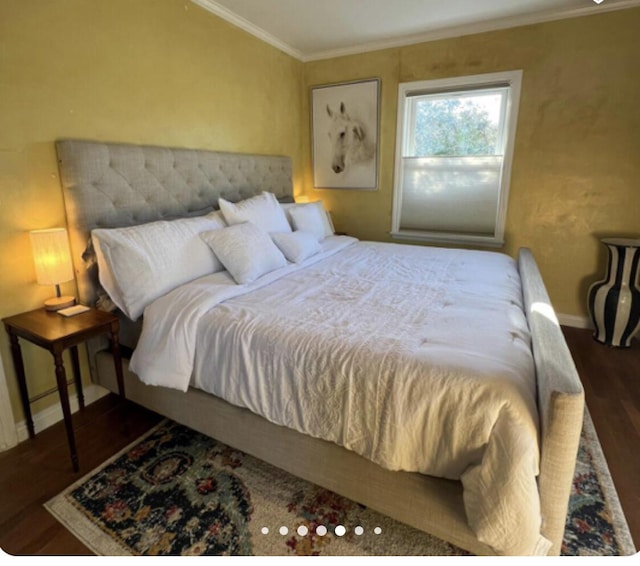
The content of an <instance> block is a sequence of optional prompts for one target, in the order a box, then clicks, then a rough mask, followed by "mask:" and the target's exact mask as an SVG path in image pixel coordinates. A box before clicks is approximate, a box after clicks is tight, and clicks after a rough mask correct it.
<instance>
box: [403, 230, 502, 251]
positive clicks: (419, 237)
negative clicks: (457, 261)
mask: <svg viewBox="0 0 640 566" xmlns="http://www.w3.org/2000/svg"><path fill="white" fill-rule="evenodd" d="M391 237H392V238H394V239H397V240H413V241H418V242H425V243H431V244H458V245H471V246H481V247H487V248H501V247H503V246H504V239H502V238H495V237H490V236H470V235H463V234H460V235H456V234H442V233H437V232H418V231H415V232H413V231H408V230H404V231H401V232H391Z"/></svg>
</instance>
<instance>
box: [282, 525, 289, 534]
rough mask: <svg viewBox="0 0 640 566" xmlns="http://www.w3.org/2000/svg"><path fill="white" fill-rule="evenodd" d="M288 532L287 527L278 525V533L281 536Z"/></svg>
mask: <svg viewBox="0 0 640 566" xmlns="http://www.w3.org/2000/svg"><path fill="white" fill-rule="evenodd" d="M288 533H289V529H287V527H280V534H281V535H282V536H284V535H286V534H288Z"/></svg>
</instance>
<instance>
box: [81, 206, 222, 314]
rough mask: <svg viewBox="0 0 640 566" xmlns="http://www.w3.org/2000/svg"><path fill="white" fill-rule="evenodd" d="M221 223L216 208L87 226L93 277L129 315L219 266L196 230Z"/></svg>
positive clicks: (210, 227) (220, 265) (220, 266)
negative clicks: (205, 212)
mask: <svg viewBox="0 0 640 566" xmlns="http://www.w3.org/2000/svg"><path fill="white" fill-rule="evenodd" d="M224 226H225V223H224V220H223V219H222V216H221V215H220V214H216V213H211V214H209V215H207V216H199V217H196V218H181V219H179V220H171V221H166V220H160V221H158V222H150V223H148V224H141V225H139V226H129V227H126V228H111V229H103V228H98V229H95V230H92V231H91V237H92V239H93V243H94V248H95V252H96V258H97V261H98V278H99V280H100V283H101V285H102V286H103V287H104V289H105V291H106V292H107V293H108V294H109V296H110V297H111V299H112V300H113V302H114V303H115V304H116V305H117V306H118V307H119V308H120V310H121V311H122V312H123V313H124V314H125V315H126V316H127V317H129V318H130V319H131V320H137V319H138V318H139V317H140V315H141V314H142V313H143V311H144V309H145V307H146V306H147V305H148V304H149V303H151V302H152V301H153V300H155V299H157V298H158V297H160V296H162V295H164V294H166V293H168V292H169V291H171V290H172V289H175V288H176V287H178V286H179V285H182V284H183V283H187V282H188V281H192V280H194V279H197V278H198V277H203V276H204V275H208V274H210V273H215V272H216V271H222V270H223V269H224V266H223V265H222V263H220V261H218V259H217V258H216V257H215V256H214V255H213V254H212V253H211V250H210V249H209V248H208V247H207V245H206V244H205V243H204V242H203V241H202V240H201V239H200V237H199V236H198V234H199V233H200V232H204V231H206V230H215V229H220V228H223V227H224Z"/></svg>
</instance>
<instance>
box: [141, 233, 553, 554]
mask: <svg viewBox="0 0 640 566" xmlns="http://www.w3.org/2000/svg"><path fill="white" fill-rule="evenodd" d="M224 277H225V275H224V274H216V275H214V276H210V277H208V278H202V279H200V280H198V281H197V282H194V283H192V284H189V285H185V286H183V287H180V288H179V289H177V290H176V291H174V292H172V293H170V294H168V295H166V296H165V297H164V298H163V299H160V300H158V301H156V302H155V303H153V304H152V305H151V306H150V307H149V308H148V309H147V311H145V325H144V330H143V334H142V336H141V339H140V342H139V345H138V348H137V349H136V352H135V353H134V358H133V359H132V369H133V370H134V371H136V373H138V374H139V375H140V377H141V379H142V380H143V381H145V382H147V383H150V384H161V385H166V386H173V387H178V388H181V389H185V388H186V383H185V376H190V378H191V384H192V385H194V386H195V387H198V388H200V389H203V390H205V391H207V392H210V393H212V394H214V395H217V396H219V397H221V398H223V399H225V400H226V401H228V402H230V403H232V404H234V405H238V406H242V407H246V408H248V409H250V410H251V411H253V412H255V413H257V414H259V415H261V416H263V417H265V418H266V419H268V420H270V421H271V422H275V423H277V424H281V425H284V426H287V427H290V428H293V429H295V430H298V431H300V432H303V433H305V434H309V435H311V436H314V437H318V438H323V439H325V440H330V441H333V442H336V443H337V444H340V445H342V446H344V447H346V448H348V449H350V450H353V451H355V452H357V453H358V454H361V455H362V456H365V457H366V458H369V459H370V460H372V461H374V462H376V463H378V464H380V465H381V466H383V467H385V468H388V469H391V470H405V471H415V472H420V473H424V474H429V475H433V476H437V477H445V478H450V479H460V480H461V481H462V483H463V488H464V500H465V508H466V511H467V517H468V519H469V523H470V526H471V528H472V529H473V530H474V531H475V533H476V535H477V536H478V538H479V540H481V541H482V542H485V543H487V544H489V545H490V546H492V547H493V548H494V549H495V550H496V552H498V553H505V554H544V553H546V550H547V548H548V546H549V544H548V541H546V539H544V538H543V537H541V535H540V534H539V533H540V511H539V498H538V492H537V485H536V481H535V476H536V475H537V473H538V440H537V439H538V432H537V431H538V423H537V412H536V402H535V378H534V366H533V360H532V356H531V352H530V336H529V331H528V327H527V322H526V318H525V315H524V313H523V310H522V296H521V287H520V279H519V275H518V273H517V269H516V266H515V262H514V261H513V260H512V259H511V258H509V257H508V256H506V255H503V254H499V253H493V252H471V251H467V250H448V249H442V248H424V247H417V246H406V245H398V244H382V243H371V242H355V241H354V240H353V239H349V238H331V239H329V242H327V244H325V250H324V251H323V253H322V254H321V256H316V257H315V258H312V260H308V261H307V262H305V263H304V264H302V265H301V266H288V267H287V268H284V269H282V270H278V272H274V273H273V274H270V275H269V276H266V277H264V278H262V279H261V280H259V281H258V282H255V283H254V284H252V285H248V286H244V285H232V284H231V283H229V282H228V281H226V280H225V279H224ZM196 330H197V331H196ZM162 352H165V355H163V354H162ZM167 353H168V354H167ZM172 364H174V366H175V367H173V368H172ZM187 383H188V381H187ZM417 512H419V510H417Z"/></svg>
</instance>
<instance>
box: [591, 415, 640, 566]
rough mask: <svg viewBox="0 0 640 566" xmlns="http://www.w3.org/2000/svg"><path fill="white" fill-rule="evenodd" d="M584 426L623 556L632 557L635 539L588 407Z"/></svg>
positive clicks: (634, 551) (634, 549) (634, 550)
mask: <svg viewBox="0 0 640 566" xmlns="http://www.w3.org/2000/svg"><path fill="white" fill-rule="evenodd" d="M582 426H583V432H584V434H585V436H586V437H587V438H588V439H589V448H590V450H591V457H592V462H593V467H594V469H595V472H596V475H597V476H598V481H599V482H600V486H601V487H602V494H603V495H604V497H605V499H606V500H607V503H608V504H609V509H610V510H611V515H612V517H611V519H612V525H613V530H614V531H615V533H616V538H617V540H618V544H619V545H620V550H621V554H622V555H624V556H630V555H632V554H635V553H636V547H635V544H634V543H633V539H632V538H631V531H630V530H629V524H628V523H627V519H626V517H625V515H624V511H623V510H622V504H621V503H620V497H619V496H618V492H617V490H616V487H615V485H614V483H613V478H612V477H611V472H610V471H609V465H608V464H607V459H606V458H605V455H604V452H603V451H602V444H600V439H599V438H598V434H597V432H596V427H595V425H594V424H593V420H592V419H591V414H590V413H589V411H588V409H587V408H586V407H585V411H584V423H583V425H582Z"/></svg>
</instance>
